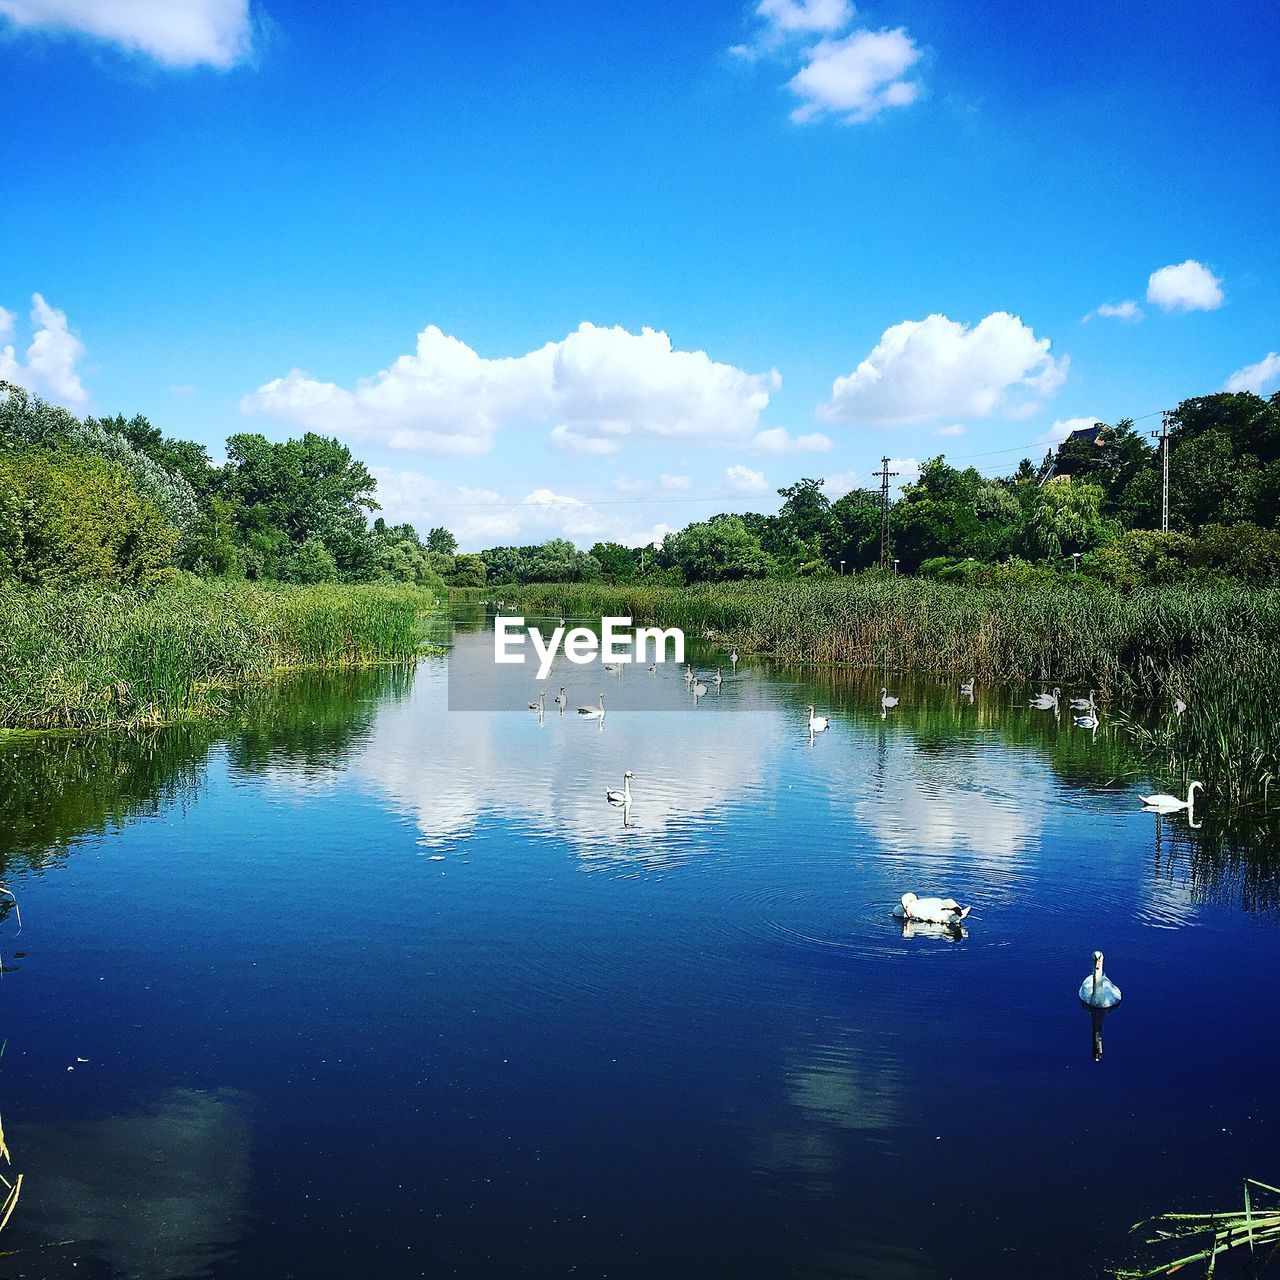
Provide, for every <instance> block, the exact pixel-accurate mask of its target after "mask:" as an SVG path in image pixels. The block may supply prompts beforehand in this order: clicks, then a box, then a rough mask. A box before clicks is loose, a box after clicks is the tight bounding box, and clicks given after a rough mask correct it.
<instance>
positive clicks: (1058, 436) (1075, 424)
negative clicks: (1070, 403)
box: [1036, 415, 1098, 445]
mask: <svg viewBox="0 0 1280 1280" xmlns="http://www.w3.org/2000/svg"><path fill="white" fill-rule="evenodd" d="M1097 422H1098V419H1097V418H1094V417H1090V416H1088V415H1086V416H1085V417H1083V418H1059V419H1058V420H1057V422H1055V423H1054V424H1053V426H1051V427H1050V428H1049V430H1048V431H1046V432H1045V433H1044V435H1042V436H1041V437H1040V438H1039V439H1038V440H1037V441H1036V443H1037V444H1048V445H1059V444H1061V443H1062V442H1063V441H1064V440H1065V439H1066V438H1067V437H1068V436H1069V435H1070V434H1071V433H1072V432H1073V431H1087V430H1088V429H1089V428H1090V427H1092V426H1096V425H1097Z"/></svg>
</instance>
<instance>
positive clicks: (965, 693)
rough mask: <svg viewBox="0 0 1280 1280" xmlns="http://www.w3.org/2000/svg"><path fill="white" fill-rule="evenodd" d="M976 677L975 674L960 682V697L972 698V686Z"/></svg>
mask: <svg viewBox="0 0 1280 1280" xmlns="http://www.w3.org/2000/svg"><path fill="white" fill-rule="evenodd" d="M977 678H978V677H977V676H970V677H969V678H968V680H966V681H965V682H964V684H962V685H961V686H960V696H961V697H962V698H972V697H973V686H974V682H975V681H976V680H977Z"/></svg>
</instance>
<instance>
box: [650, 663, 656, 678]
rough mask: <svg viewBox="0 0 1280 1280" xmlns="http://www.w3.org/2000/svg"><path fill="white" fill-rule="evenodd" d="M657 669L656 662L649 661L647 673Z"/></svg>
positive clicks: (651, 673)
mask: <svg viewBox="0 0 1280 1280" xmlns="http://www.w3.org/2000/svg"><path fill="white" fill-rule="evenodd" d="M657 669H658V664H657V663H656V662H651V663H649V674H650V675H653V673H654V672H655V671H657Z"/></svg>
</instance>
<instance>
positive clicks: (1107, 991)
mask: <svg viewBox="0 0 1280 1280" xmlns="http://www.w3.org/2000/svg"><path fill="white" fill-rule="evenodd" d="M1080 1003H1081V1004H1083V1005H1085V1006H1086V1007H1087V1008H1090V1009H1114V1008H1115V1007H1116V1005H1118V1004H1119V1003H1120V988H1119V987H1117V986H1116V984H1115V983H1114V982H1112V981H1111V979H1110V978H1108V977H1107V975H1106V974H1105V973H1103V972H1102V952H1101V951H1095V952H1094V953H1093V972H1092V973H1090V974H1089V975H1087V976H1086V978H1085V980H1084V981H1083V982H1082V983H1081V984H1080Z"/></svg>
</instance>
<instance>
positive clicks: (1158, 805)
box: [1138, 782, 1204, 813]
mask: <svg viewBox="0 0 1280 1280" xmlns="http://www.w3.org/2000/svg"><path fill="white" fill-rule="evenodd" d="M1203 790H1204V784H1203V783H1201V782H1193V783H1192V784H1191V785H1190V786H1189V787H1188V788H1187V798H1186V799H1185V800H1179V799H1178V797H1177V796H1171V795H1169V793H1168V792H1167V791H1157V792H1156V794H1155V795H1152V796H1139V797H1138V798H1139V799H1140V800H1141V801H1142V806H1143V808H1144V809H1154V810H1155V812H1156V813H1177V812H1178V810H1179V809H1186V810H1187V811H1188V812H1190V811H1191V809H1192V807H1193V805H1194V804H1195V799H1196V792H1197V791H1203Z"/></svg>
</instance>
